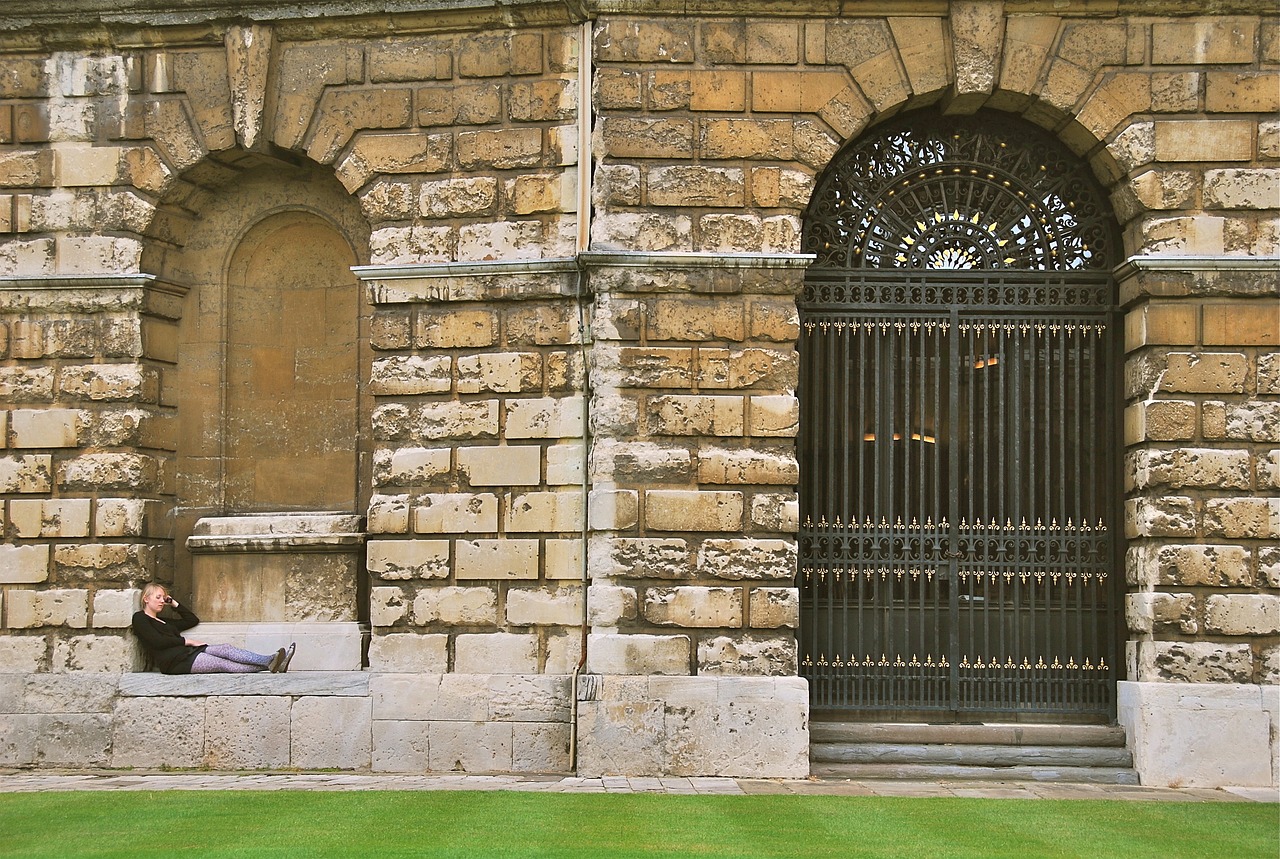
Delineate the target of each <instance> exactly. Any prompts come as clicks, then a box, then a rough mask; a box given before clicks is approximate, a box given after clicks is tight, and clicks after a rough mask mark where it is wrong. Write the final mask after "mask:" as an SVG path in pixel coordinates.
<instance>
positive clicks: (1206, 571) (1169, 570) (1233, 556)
mask: <svg viewBox="0 0 1280 859" xmlns="http://www.w3.org/2000/svg"><path fill="white" fill-rule="evenodd" d="M1157 559H1158V563H1159V575H1160V581H1161V582H1163V583H1167V584H1174V585H1207V586H1211V587H1214V586H1216V587H1222V586H1230V587H1240V586H1243V585H1249V584H1251V583H1252V575H1251V574H1250V571H1249V560H1250V557H1249V550H1248V549H1246V548H1244V547H1243V546H1211V545H1182V546H1161V547H1160V549H1159V552H1158V556H1157Z"/></svg>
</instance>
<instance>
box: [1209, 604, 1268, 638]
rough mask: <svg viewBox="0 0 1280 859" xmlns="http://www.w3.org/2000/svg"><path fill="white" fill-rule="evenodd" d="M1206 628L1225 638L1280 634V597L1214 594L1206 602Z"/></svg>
mask: <svg viewBox="0 0 1280 859" xmlns="http://www.w3.org/2000/svg"><path fill="white" fill-rule="evenodd" d="M1205 628H1206V630H1208V631H1209V632H1213V633H1218V634H1221V635H1274V634H1276V633H1277V632H1280V596H1275V595H1273V594H1214V595H1212V596H1210V597H1209V598H1208V599H1207V600H1206V601H1205Z"/></svg>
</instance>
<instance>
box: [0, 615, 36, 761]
mask: <svg viewBox="0 0 1280 859" xmlns="http://www.w3.org/2000/svg"><path fill="white" fill-rule="evenodd" d="M46 650H47V646H46V642H45V638H44V636H43V635H14V634H9V635H0V660H3V662H2V663H0V664H3V665H5V666H6V668H7V670H8V671H10V672H13V673H17V674H33V673H35V672H37V671H43V670H45V669H46V666H45V665H44V664H43V663H44V661H45V655H46V654H45V651H46ZM2 748H3V744H0V749H2Z"/></svg>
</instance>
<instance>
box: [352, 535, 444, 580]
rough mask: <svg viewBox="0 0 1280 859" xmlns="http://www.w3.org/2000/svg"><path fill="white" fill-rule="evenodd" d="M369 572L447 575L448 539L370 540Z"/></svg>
mask: <svg viewBox="0 0 1280 859" xmlns="http://www.w3.org/2000/svg"><path fill="white" fill-rule="evenodd" d="M366 557H367V564H368V569H369V572H370V573H373V574H374V575H375V576H377V577H378V578H379V579H382V580H384V581H392V580H399V579H440V578H444V577H446V576H448V575H449V541H448V540H370V541H369V543H368V547H367V549H366Z"/></svg>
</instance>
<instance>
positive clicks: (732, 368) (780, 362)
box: [697, 302, 799, 388]
mask: <svg viewBox="0 0 1280 859" xmlns="http://www.w3.org/2000/svg"><path fill="white" fill-rule="evenodd" d="M760 304H761V303H759V302H758V303H757V304H756V306H755V308H753V309H758V308H759V307H760ZM753 316H754V314H753ZM754 323H755V320H754V319H753V324H754ZM798 357H799V356H798V355H797V353H796V352H795V351H794V350H787V351H781V350H774V349H712V348H707V347H703V348H701V349H699V350H698V367H697V379H698V385H699V386H700V387H702V388H749V387H752V386H757V387H770V388H784V387H794V385H795V382H796V368H797V367H798Z"/></svg>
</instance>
